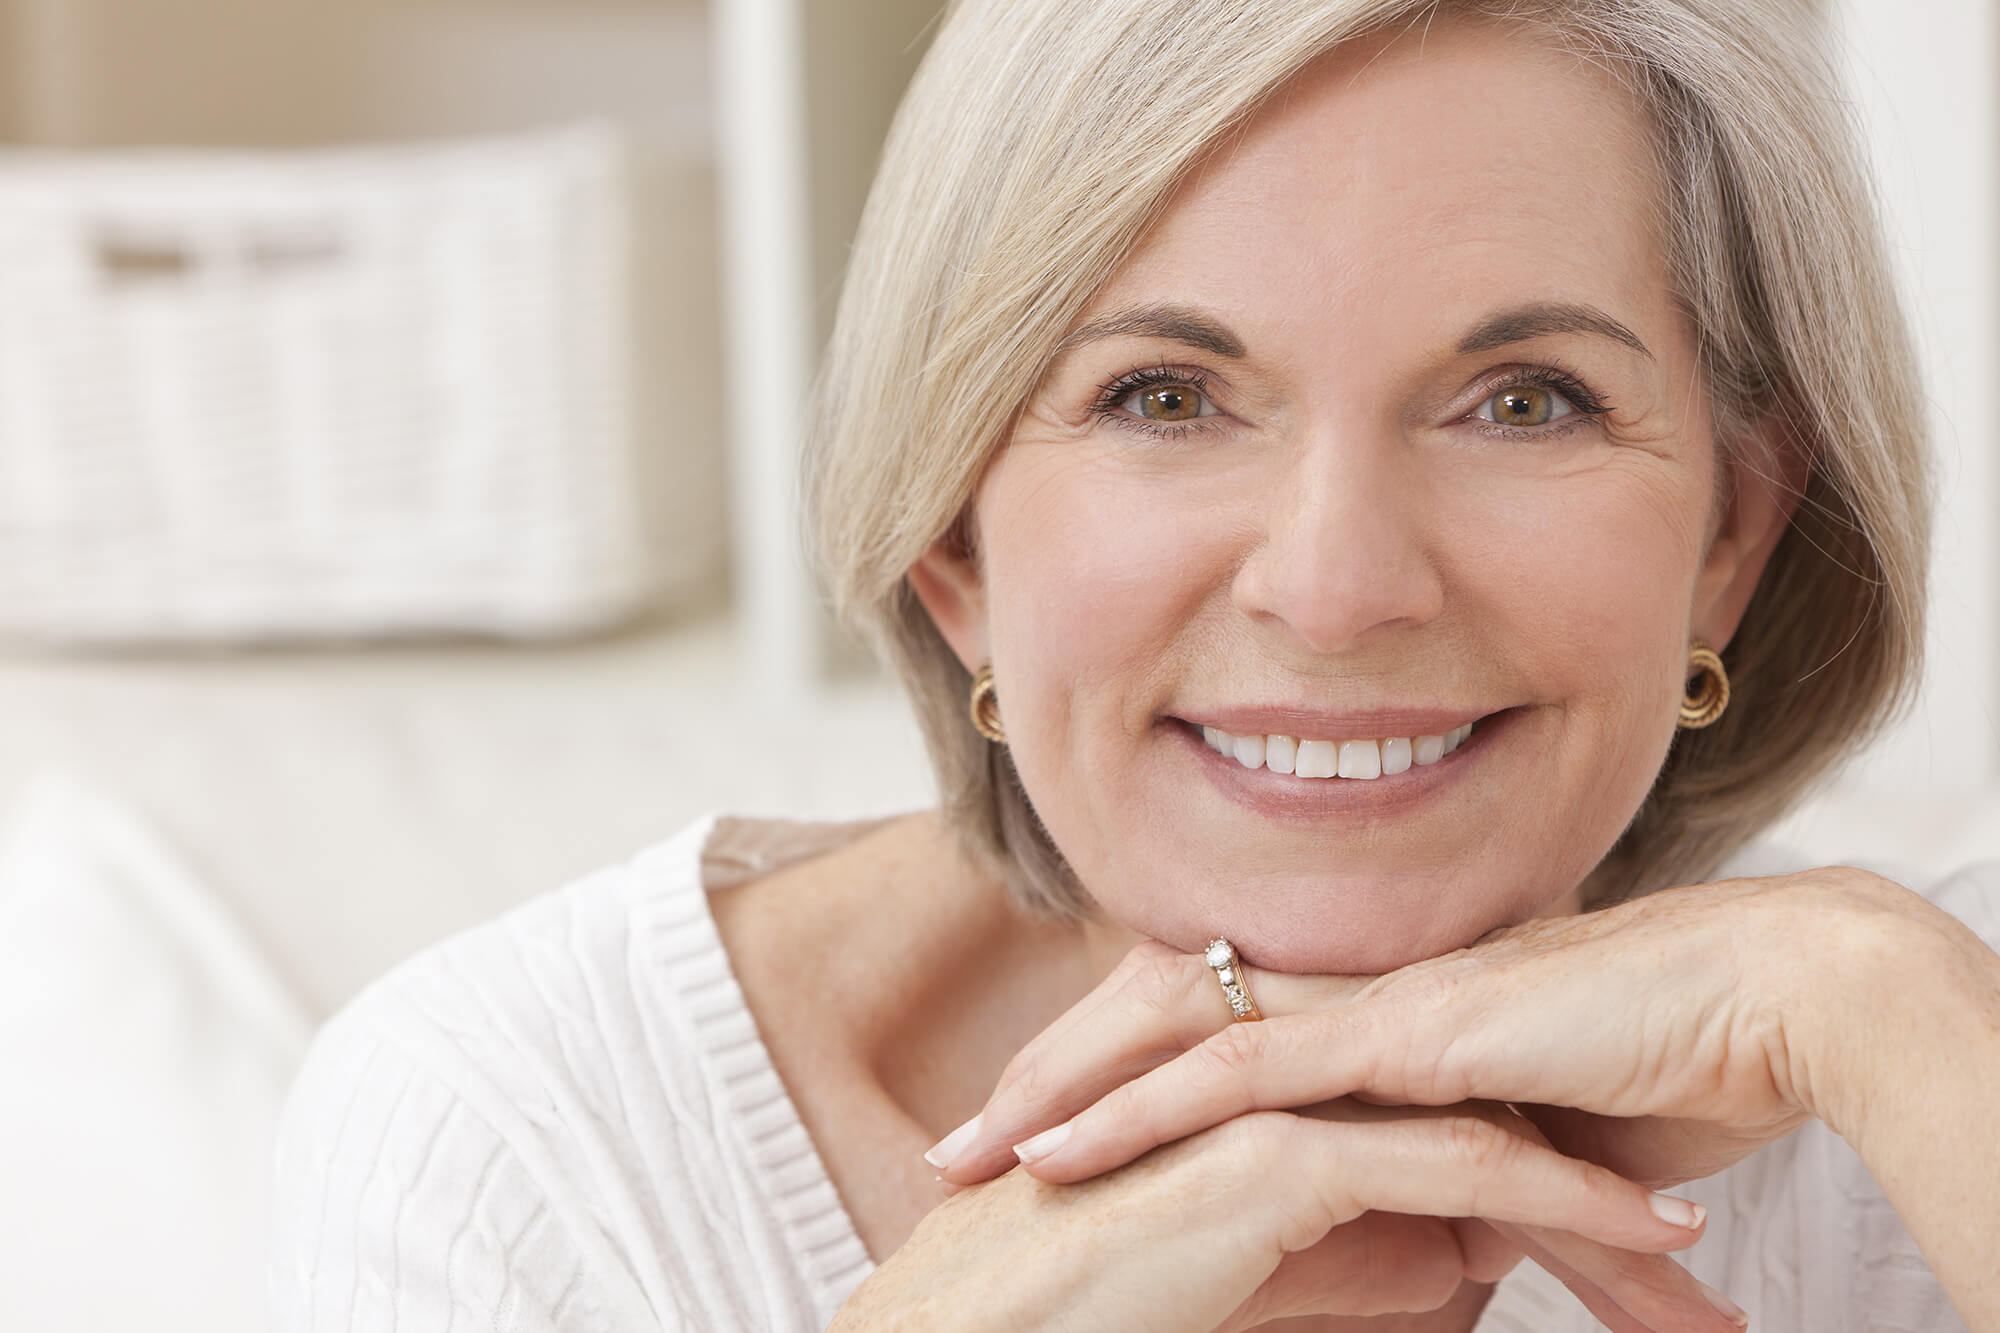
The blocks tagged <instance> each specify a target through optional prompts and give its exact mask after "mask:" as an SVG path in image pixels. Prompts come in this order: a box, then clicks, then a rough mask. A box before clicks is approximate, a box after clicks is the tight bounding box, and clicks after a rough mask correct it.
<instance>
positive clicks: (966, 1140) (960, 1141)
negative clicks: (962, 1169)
mask: <svg viewBox="0 0 2000 1333" xmlns="http://www.w3.org/2000/svg"><path fill="white" fill-rule="evenodd" d="M982 1114H983V1113H982ZM979 1119H980V1117H979V1116H974V1117H972V1119H970V1120H968V1121H966V1122H965V1123H964V1124H962V1125H960V1126H959V1127H958V1128H957V1129H954V1130H953V1131H952V1132H951V1133H949V1134H947V1135H945V1136H944V1137H943V1138H941V1139H939V1140H938V1141H937V1142H936V1143H934V1144H932V1145H931V1150H930V1151H929V1152H927V1153H925V1154H924V1160H925V1161H926V1162H929V1163H930V1164H931V1165H932V1166H934V1167H936V1168H937V1169H938V1170H940V1171H942V1170H944V1169H945V1168H946V1167H948V1166H950V1165H951V1164H952V1163H953V1162H955V1161H957V1160H958V1155H959V1154H960V1153H962V1152H964V1151H965V1150H966V1149H967V1148H969V1147H971V1146H972V1141H973V1140H974V1139H976V1138H978V1137H979ZM905 1151H907V1149H906V1150H905Z"/></svg>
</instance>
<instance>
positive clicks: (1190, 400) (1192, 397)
mask: <svg viewBox="0 0 2000 1333" xmlns="http://www.w3.org/2000/svg"><path fill="white" fill-rule="evenodd" d="M1201 408H1202V398H1201V395H1200V394H1199V393H1197V392H1196V391H1195V390H1194V389H1193V388H1191V387H1189V386H1188V385H1185V384H1162V385H1159V386H1158V387H1156V388H1151V389H1143V390H1141V391H1140V392H1138V393H1135V394H1133V395H1132V396H1131V397H1130V398H1128V399H1126V400H1125V410H1126V411H1128V412H1130V413H1132V414H1133V415H1134V416H1140V417H1144V418H1145V419H1146V420H1148V421H1191V420H1193V419H1194V418H1195V417H1198V416H1201V415H1203V413H1202V410H1201Z"/></svg>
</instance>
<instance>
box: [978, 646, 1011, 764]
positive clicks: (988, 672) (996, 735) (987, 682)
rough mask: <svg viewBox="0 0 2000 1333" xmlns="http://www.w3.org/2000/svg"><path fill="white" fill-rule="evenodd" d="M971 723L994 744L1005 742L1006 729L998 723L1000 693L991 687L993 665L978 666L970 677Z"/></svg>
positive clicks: (1003, 743)
mask: <svg viewBox="0 0 2000 1333" xmlns="http://www.w3.org/2000/svg"><path fill="white" fill-rule="evenodd" d="M972 725H973V726H974V727H976V728H977V729H978V731H979V734H980V735H982V736H984V737H985V738H986V739H987V740H989V741H992V742H993V743H994V744H995V745H1005V744H1006V743H1007V731H1006V729H1005V728H1004V727H1002V726H1001V725H1000V694H999V691H997V690H996V689H994V687H993V667H992V666H991V665H990V664H989V665H987V666H983V667H981V668H979V671H978V673H977V674H976V675H974V676H973V678H972Z"/></svg>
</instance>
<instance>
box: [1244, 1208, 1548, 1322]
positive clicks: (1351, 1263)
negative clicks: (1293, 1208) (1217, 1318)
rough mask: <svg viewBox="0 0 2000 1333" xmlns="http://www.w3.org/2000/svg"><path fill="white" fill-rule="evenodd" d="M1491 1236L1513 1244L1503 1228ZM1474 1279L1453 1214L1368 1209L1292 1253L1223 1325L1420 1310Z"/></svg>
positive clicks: (1442, 1301) (1434, 1306) (1438, 1303)
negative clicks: (1422, 1214) (1501, 1233)
mask: <svg viewBox="0 0 2000 1333" xmlns="http://www.w3.org/2000/svg"><path fill="white" fill-rule="evenodd" d="M1487 1235H1489V1236H1492V1237H1493V1239H1494V1241H1495V1242H1496V1243H1497V1244H1499V1245H1501V1246H1506V1244H1507V1242H1505V1241H1504V1240H1501V1239H1500V1237H1499V1236H1498V1235H1497V1233H1494V1232H1492V1231H1490V1230H1489V1231H1488V1232H1487ZM1512 1253H1513V1257H1514V1258H1515V1259H1516V1260H1518V1259H1519V1258H1520V1251H1519V1250H1513V1252H1512ZM1467 1277H1468V1273H1467V1271H1466V1260H1465V1253H1464V1249H1463V1247H1462V1246H1461V1244H1460V1242H1459V1238H1458V1234H1457V1231H1456V1229H1455V1227H1454V1220H1453V1219H1451V1218H1444V1217H1416V1216H1411V1215H1408V1214H1404V1213H1376V1212H1370V1213H1363V1214H1362V1215H1361V1216H1360V1217H1357V1218H1355V1219H1354V1220H1353V1221H1352V1222H1349V1223H1346V1224H1345V1225H1343V1226H1338V1227H1335V1228H1334V1229H1333V1230H1332V1231H1329V1232H1328V1233H1327V1234H1326V1235H1325V1236H1324V1237H1323V1238H1321V1239H1320V1240H1319V1241H1318V1242H1316V1243H1315V1244H1312V1245H1309V1246H1307V1247H1306V1248H1305V1249H1303V1250H1300V1251H1298V1252H1296V1253H1293V1254H1288V1255H1286V1256H1285V1257H1284V1259H1283V1260H1281V1261H1280V1262H1279V1264H1278V1266H1277V1268H1276V1269H1275V1270H1273V1272H1272V1273H1271V1276H1270V1277H1268V1278H1266V1279H1265V1280H1264V1284H1263V1285H1262V1286H1261V1287H1259V1288H1258V1289H1257V1290H1256V1292H1255V1293H1253V1294H1252V1295H1251V1297H1250V1299H1249V1300H1247V1301H1245V1302H1244V1303H1243V1304H1242V1305H1241V1306H1239V1307H1237V1309H1236V1311H1235V1313H1234V1314H1233V1315H1232V1316H1231V1317H1230V1319H1229V1320H1228V1321H1227V1322H1225V1323H1224V1324H1223V1326H1222V1330H1223V1333H1227V1331H1229V1330H1237V1329H1253V1328H1259V1327H1261V1326H1263V1325H1264V1324H1267V1323H1269V1322H1271V1321H1272V1320H1276V1319H1292V1318H1298V1317H1301V1316H1305V1315H1317V1314H1337V1315H1346V1316H1351V1317H1369V1316H1378V1315H1386V1314H1421V1313H1425V1312H1428V1311H1431V1310H1436V1309H1438V1308H1440V1307H1442V1306H1443V1305H1445V1304H1446V1303H1447V1302H1449V1301H1450V1300H1451V1298H1452V1297H1453V1296H1454V1295H1456V1294H1457V1292H1458V1290H1459V1288H1460V1287H1461V1286H1462V1285H1463V1284H1464V1283H1465V1281H1466V1280H1467Z"/></svg>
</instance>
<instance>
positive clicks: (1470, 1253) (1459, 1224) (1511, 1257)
mask: <svg viewBox="0 0 2000 1333" xmlns="http://www.w3.org/2000/svg"><path fill="white" fill-rule="evenodd" d="M1451 1225H1452V1231H1453V1232H1454V1233H1455V1234H1456V1235H1457V1237H1458V1248H1459V1252H1460V1253H1461V1254H1463V1255H1464V1256H1465V1280H1466V1281H1467V1282H1479V1283H1485V1284H1488V1285H1491V1284H1492V1283H1495V1282H1498V1281H1499V1280H1500V1279H1501V1278H1503V1277H1506V1276H1507V1275H1508V1274H1509V1273H1511V1272H1513V1271H1514V1269H1515V1267H1516V1265H1518V1264H1519V1263H1520V1262H1521V1257H1522V1255H1523V1254H1524V1253H1525V1251H1523V1250H1522V1248H1521V1246H1520V1244H1519V1242H1517V1241H1515V1240H1512V1239H1509V1238H1508V1237H1507V1236H1505V1235H1503V1234H1502V1233H1501V1231H1500V1230H1499V1229H1498V1228H1497V1227H1495V1226H1494V1225H1493V1224H1492V1223H1491V1222H1488V1221H1486V1220H1484V1219H1483V1218H1478V1217H1454V1218H1452V1219H1451Z"/></svg>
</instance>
